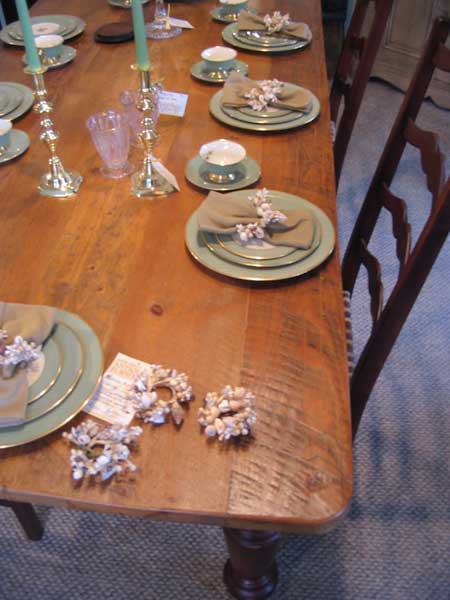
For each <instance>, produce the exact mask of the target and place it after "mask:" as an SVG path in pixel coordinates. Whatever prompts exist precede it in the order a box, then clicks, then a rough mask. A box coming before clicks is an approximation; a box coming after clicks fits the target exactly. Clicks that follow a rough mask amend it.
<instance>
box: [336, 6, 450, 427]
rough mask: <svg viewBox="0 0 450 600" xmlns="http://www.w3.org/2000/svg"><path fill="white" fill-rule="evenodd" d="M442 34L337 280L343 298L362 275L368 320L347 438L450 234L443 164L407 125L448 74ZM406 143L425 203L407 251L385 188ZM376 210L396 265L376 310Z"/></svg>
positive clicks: (402, 114)
mask: <svg viewBox="0 0 450 600" xmlns="http://www.w3.org/2000/svg"><path fill="white" fill-rule="evenodd" d="M449 30H450V20H449V19H442V18H440V19H436V21H435V22H434V25H433V28H432V30H431V33H430V36H429V39H428V42H427V44H426V47H425V49H424V52H423V54H422V57H421V59H420V61H419V63H418V65H417V69H416V72H415V74H414V77H413V79H412V81H411V84H410V86H409V89H408V91H407V92H406V95H405V98H404V101H403V103H402V106H401V108H400V111H399V114H398V116H397V119H396V121H395V123H394V126H393V128H392V131H391V133H390V135H389V138H388V141H387V143H386V146H385V148H384V151H383V154H382V156H381V159H380V162H379V164H378V167H377V169H376V172H375V174H374V176H373V179H372V182H371V184H370V187H369V190H368V192H367V196H366V198H365V201H364V204H363V206H362V208H361V212H360V214H359V216H358V219H357V221H356V224H355V228H354V230H353V233H352V236H351V238H350V242H349V244H348V247H347V250H346V253H345V256H344V261H343V265H342V277H343V286H344V290H345V291H347V292H348V293H350V294H351V293H352V292H353V289H354V286H355V282H356V278H357V276H358V272H359V269H360V267H361V265H364V267H365V268H366V269H367V273H368V280H369V293H370V298H371V313H372V320H373V327H372V331H371V334H370V336H369V339H368V340H367V342H366V345H365V347H364V349H363V351H362V353H361V355H360V356H359V359H358V362H357V364H356V366H355V369H354V371H353V374H352V377H351V386H350V387H351V401H352V427H353V435H355V434H356V431H357V428H358V425H359V421H360V419H361V416H362V413H363V411H364V408H365V405H366V403H367V400H368V398H369V395H370V393H371V391H372V388H373V386H374V385H375V382H376V380H377V378H378V375H379V374H380V372H381V369H382V368H383V365H384V363H385V361H386V359H387V357H388V355H389V353H390V351H391V349H392V347H393V345H394V343H395V340H396V338H397V336H398V334H399V333H400V330H401V328H402V326H403V324H404V322H405V321H406V318H407V316H408V314H409V312H410V310H411V308H412V307H413V305H414V302H415V300H416V298H417V296H418V295H419V292H420V290H421V288H422V286H423V284H424V283H425V280H426V278H427V276H428V274H429V272H430V270H431V268H432V266H433V264H434V261H435V260H436V258H437V256H438V254H439V251H440V249H441V247H442V245H443V244H444V242H445V240H446V238H447V235H448V232H449V230H450V178H449V179H448V180H447V181H446V182H445V158H444V156H443V154H442V153H441V151H440V149H439V144H438V138H437V136H436V135H435V134H434V133H431V132H429V131H425V130H423V129H420V128H419V127H418V126H417V125H416V123H415V120H416V118H417V115H418V112H419V110H420V107H421V104H422V102H423V100H424V97H425V94H426V92H427V88H428V85H429V83H430V81H431V78H432V76H433V72H434V70H435V68H438V69H442V70H444V71H446V72H450V49H449V48H447V47H446V46H445V42H446V39H447V36H448V33H449ZM407 143H409V144H412V145H413V146H415V147H416V148H418V150H419V151H420V156H421V164H422V170H423V172H424V174H425V176H426V183H427V188H428V190H429V191H430V193H431V198H432V207H431V211H430V214H429V216H428V219H427V220H426V222H425V225H424V227H423V229H422V231H421V233H420V235H419V237H418V239H417V242H416V244H415V246H414V248H412V249H411V230H410V225H409V223H408V215H407V206H406V202H405V201H404V200H403V199H401V198H398V197H397V196H395V195H394V194H393V193H392V192H391V191H390V189H389V186H390V185H391V183H392V180H393V177H394V175H395V172H396V170H397V167H398V164H399V162H400V159H401V157H402V154H403V151H404V149H405V146H406V144H407ZM383 209H384V210H387V211H388V212H389V213H390V214H391V217H392V225H393V236H394V237H395V240H396V253H397V257H398V260H399V274H398V278H397V282H396V284H395V285H394V287H393V289H392V291H391V293H390V295H389V297H388V299H387V301H386V302H385V303H384V304H383V283H382V279H381V269H380V264H379V262H378V260H377V259H376V258H375V256H374V255H373V254H371V252H369V250H368V246H369V241H370V238H371V236H372V233H373V230H374V228H375V225H376V222H377V220H378V217H379V216H380V213H381V211H382V210H383Z"/></svg>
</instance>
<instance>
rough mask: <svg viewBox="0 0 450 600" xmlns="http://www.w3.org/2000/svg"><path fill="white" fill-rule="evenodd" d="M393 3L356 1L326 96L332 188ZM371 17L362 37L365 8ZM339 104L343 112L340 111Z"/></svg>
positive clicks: (388, 0) (337, 176) (386, 0)
mask: <svg viewBox="0 0 450 600" xmlns="http://www.w3.org/2000/svg"><path fill="white" fill-rule="evenodd" d="M392 1H393V0H377V1H376V2H373V0H356V4H355V8H354V10H353V15H352V19H351V21H350V25H349V28H348V31H347V35H346V37H345V40H344V45H343V47H342V52H341V56H340V58H339V61H338V64H337V67H336V73H335V75H334V78H333V83H332V87H331V92H330V111H331V120H332V122H333V123H334V124H335V128H336V137H335V139H334V170H335V174H336V186H337V185H339V178H340V176H341V172H342V165H343V164H344V160H345V155H346V153H347V148H348V144H349V142H350V138H351V135H352V131H353V127H354V125H355V121H356V118H357V116H358V113H359V109H360V107H361V102H362V99H363V96H364V92H365V91H366V87H367V83H368V81H369V77H370V73H371V71H372V66H373V63H374V61H375V57H376V55H377V52H378V48H379V46H380V43H381V39H382V37H383V33H384V30H385V27H386V22H387V19H388V17H389V13H390V11H391V8H392ZM371 2H373V4H374V16H373V19H372V21H371V24H370V29H369V32H368V34H367V37H365V36H363V35H362V31H363V27H364V23H365V20H366V17H367V13H368V8H369V4H371ZM341 102H343V105H344V106H343V109H341Z"/></svg>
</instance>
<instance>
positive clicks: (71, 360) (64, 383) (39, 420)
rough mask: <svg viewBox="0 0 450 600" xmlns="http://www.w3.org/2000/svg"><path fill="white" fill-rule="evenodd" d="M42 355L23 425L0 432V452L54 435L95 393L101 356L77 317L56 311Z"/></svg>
mask: <svg viewBox="0 0 450 600" xmlns="http://www.w3.org/2000/svg"><path fill="white" fill-rule="evenodd" d="M42 351H43V355H44V361H43V362H44V368H43V370H42V373H41V374H40V376H39V378H38V379H37V381H35V382H34V383H33V384H32V385H31V386H30V388H29V399H28V407H27V412H26V417H25V423H23V424H22V425H18V426H15V427H2V428H0V448H9V447H11V446H19V445H20V444H26V443H28V442H32V441H33V440H36V439H39V438H41V437H44V436H45V435H48V434H49V433H51V432H52V431H55V430H56V429H58V428H59V427H61V426H62V425H64V424H65V423H67V422H68V421H70V419H72V418H73V417H74V416H75V415H76V414H78V413H79V412H80V410H82V408H83V407H84V406H85V405H86V403H87V402H88V401H89V400H90V398H91V397H92V395H93V393H94V391H95V389H96V386H97V383H98V382H99V379H100V377H101V374H102V371H103V353H102V349H101V346H100V343H99V341H98V339H97V336H96V335H95V333H94V331H93V330H92V329H91V328H90V327H89V325H87V324H86V323H85V322H84V321H82V320H81V319H80V318H79V317H77V316H76V315H73V314H71V313H68V312H65V311H63V310H59V311H58V312H57V317H56V325H55V327H54V329H53V331H52V334H51V335H50V337H49V338H48V339H47V340H46V342H45V344H44V347H43V349H42Z"/></svg>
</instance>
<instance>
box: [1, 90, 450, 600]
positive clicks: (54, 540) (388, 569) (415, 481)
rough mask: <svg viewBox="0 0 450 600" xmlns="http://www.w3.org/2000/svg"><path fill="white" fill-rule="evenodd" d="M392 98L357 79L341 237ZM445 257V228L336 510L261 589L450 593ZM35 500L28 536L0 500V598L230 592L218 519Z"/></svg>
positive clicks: (209, 598)
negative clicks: (343, 502)
mask: <svg viewBox="0 0 450 600" xmlns="http://www.w3.org/2000/svg"><path fill="white" fill-rule="evenodd" d="M401 99H402V94H400V93H399V92H397V91H395V90H393V89H391V88H390V87H388V86H386V85H385V84H382V83H378V82H372V83H371V84H370V85H369V89H368V92H367V94H366V97H365V100H364V103H363V110H362V113H361V115H360V118H359V119H358V123H357V127H356V131H355V134H354V137H353V140H352V143H351V146H350V150H349V155H348V159H347V161H346V163H345V165H344V171H343V177H342V180H341V185H340V189H339V195H338V205H339V224H340V232H339V233H340V238H341V248H344V247H345V244H346V241H347V239H348V236H349V234H350V231H351V227H352V224H353V223H354V221H355V218H356V215H357V212H358V210H359V206H360V204H361V201H362V199H363V197H364V193H365V191H366V189H367V186H368V184H369V180H370V177H371V174H372V173H373V170H374V168H375V165H376V162H377V160H378V158H379V156H380V153H381V150H382V147H383V145H384V141H385V140H386V138H387V135H388V132H389V130H390V128H391V126H392V122H393V119H394V117H395V114H396V111H397V109H398V106H399V104H400V102H401ZM419 123H420V124H421V125H423V126H425V127H428V128H431V129H434V130H436V131H439V132H440V134H441V137H442V141H443V147H444V151H445V152H446V155H447V157H448V156H449V150H450V113H449V112H446V111H443V110H440V109H438V108H436V107H435V106H433V105H432V104H430V103H428V102H427V103H426V104H425V106H424V107H423V109H422V113H421V115H420V119H419ZM419 172H420V171H419V162H418V153H417V152H416V151H415V150H410V151H408V152H407V153H406V154H405V157H404V160H403V161H402V165H401V169H400V172H399V175H398V177H397V178H396V181H395V186H394V192H397V193H399V194H401V195H402V196H403V197H404V198H405V199H407V200H408V202H409V205H410V207H411V211H412V212H414V216H413V215H412V214H411V221H412V226H413V235H414V236H417V231H418V226H419V223H420V222H422V221H423V219H424V218H425V217H426V215H427V213H428V210H429V206H430V204H429V194H428V192H427V191H426V188H425V187H424V185H423V183H422V179H421V177H420V175H419ZM380 225H381V226H384V227H385V229H384V231H386V227H390V224H389V222H388V221H387V222H381V224H380ZM382 229H383V227H380V228H378V229H377V231H376V233H375V240H374V243H373V244H371V248H372V250H373V251H374V252H375V253H376V254H377V255H378V256H379V257H380V258H382V267H383V276H384V278H385V281H386V288H387V289H389V287H390V285H392V281H393V280H394V276H395V274H396V270H397V263H396V258H395V249H394V247H393V245H392V244H391V243H388V241H387V240H388V239H389V240H390V236H389V237H388V236H386V234H385V233H384V231H383V230H382ZM414 239H415V238H414ZM449 266H450V242H449V241H448V242H447V244H446V246H445V247H444V249H443V251H442V253H441V255H440V257H439V259H438V261H437V263H436V265H435V268H434V269H433V272H432V274H431V276H430V278H429V280H428V282H427V284H426V285H425V287H424V289H423V291H422V294H421V296H420V298H419V300H418V302H417V303H416V306H415V308H414V310H413V311H412V314H411V315H410V318H409V320H408V321H407V323H406V326H405V327H404V329H403V332H402V334H401V336H400V338H399V340H398V342H397V345H396V347H395V349H394V351H393V353H392V355H391V357H390V359H389V360H388V363H387V364H386V367H385V369H384V371H383V373H382V375H381V377H380V379H379V381H378V383H377V386H376V389H375V391H374V393H373V395H372V398H371V402H370V405H369V407H368V410H367V411H366V413H365V415H364V418H363V421H362V424H361V428H360V431H359V434H358V438H357V441H356V445H355V451H354V459H355V464H354V468H355V480H354V481H355V487H354V499H353V506H352V510H351V513H350V515H349V517H348V519H347V521H346V522H345V523H344V524H343V525H342V526H341V527H340V528H339V529H337V530H335V531H333V532H331V533H329V534H327V535H323V536H295V535H289V536H286V537H285V538H284V540H283V544H282V546H281V549H280V552H279V570H280V585H279V588H278V590H277V592H276V593H275V594H274V596H273V598H274V600H302V599H308V600H328V599H330V600H366V599H367V600H369V599H370V600H377V599H380V600H397V599H398V600H403V599H407V600H425V599H429V600H449V599H450V561H449V556H450V486H449V479H450V473H449V470H450V469H449V464H450V401H449V395H450V394H449V388H450V369H449V366H450V285H449V280H450V269H449ZM365 283H366V282H365V281H364V279H363V278H361V281H360V282H358V287H357V289H356V291H355V296H356V301H354V303H353V318H354V334H355V342H356V348H357V349H358V348H360V347H361V343H362V341H363V340H364V336H365V335H366V333H367V331H368V327H369V324H370V317H369V314H368V312H367V311H366V310H365V309H364V308H363V307H364V306H365V304H364V302H363V301H362V300H359V299H360V298H361V299H363V298H364V294H365V287H364V285H365ZM0 470H1V463H0ZM39 514H40V516H41V517H42V519H43V520H44V522H45V536H44V539H43V540H42V541H41V542H38V543H36V542H28V541H25V539H24V536H23V533H22V531H21V530H20V528H19V527H18V525H17V523H16V521H15V519H14V517H13V514H12V511H10V510H9V509H6V508H0V598H1V600H28V599H38V600H41V599H43V600H61V599H63V598H64V599H65V598H70V599H71V600H99V599H101V600H128V599H130V598H138V599H140V600H178V599H180V600H225V599H227V598H229V596H228V594H227V593H226V591H225V590H224V587H223V585H222V581H221V573H222V567H223V564H224V561H225V559H226V549H225V544H224V542H223V539H222V533H221V530H220V529H219V528H215V527H198V526H192V525H179V524H170V523H154V522H150V521H147V520H141V519H133V518H128V517H123V516H110V515H99V514H94V513H81V512H76V511H67V510H61V509H47V508H40V509H39Z"/></svg>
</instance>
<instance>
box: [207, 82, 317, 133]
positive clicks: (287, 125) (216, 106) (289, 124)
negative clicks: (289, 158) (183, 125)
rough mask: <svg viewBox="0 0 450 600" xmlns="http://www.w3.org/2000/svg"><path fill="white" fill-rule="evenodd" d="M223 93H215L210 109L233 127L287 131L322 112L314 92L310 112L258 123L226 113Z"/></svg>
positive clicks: (315, 117) (307, 122)
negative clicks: (284, 119) (275, 121)
mask: <svg viewBox="0 0 450 600" xmlns="http://www.w3.org/2000/svg"><path fill="white" fill-rule="evenodd" d="M222 94H223V91H222V90H219V91H218V92H217V93H216V94H214V96H213V97H212V98H211V101H210V103H209V110H210V112H211V114H212V115H213V116H214V117H215V118H216V119H217V120H218V121H220V122H221V123H225V125H231V126H232V127H237V128H238V129H246V130H248V131H262V132H270V131H285V130H287V129H295V128H297V127H303V126H305V125H308V124H309V123H312V122H313V121H314V120H315V119H317V117H318V116H319V114H320V102H319V100H318V98H316V96H314V94H312V106H311V110H310V112H309V113H306V114H300V116H299V117H297V118H295V119H290V120H288V121H286V122H280V123H273V119H272V120H270V122H268V123H260V124H258V123H254V122H249V121H247V120H239V119H237V118H233V117H231V116H230V115H229V114H227V113H225V112H224V110H223V109H222V106H221V104H222ZM243 117H244V118H247V115H243ZM248 118H250V117H248ZM280 118H282V117H280ZM286 118H287V117H286Z"/></svg>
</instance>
